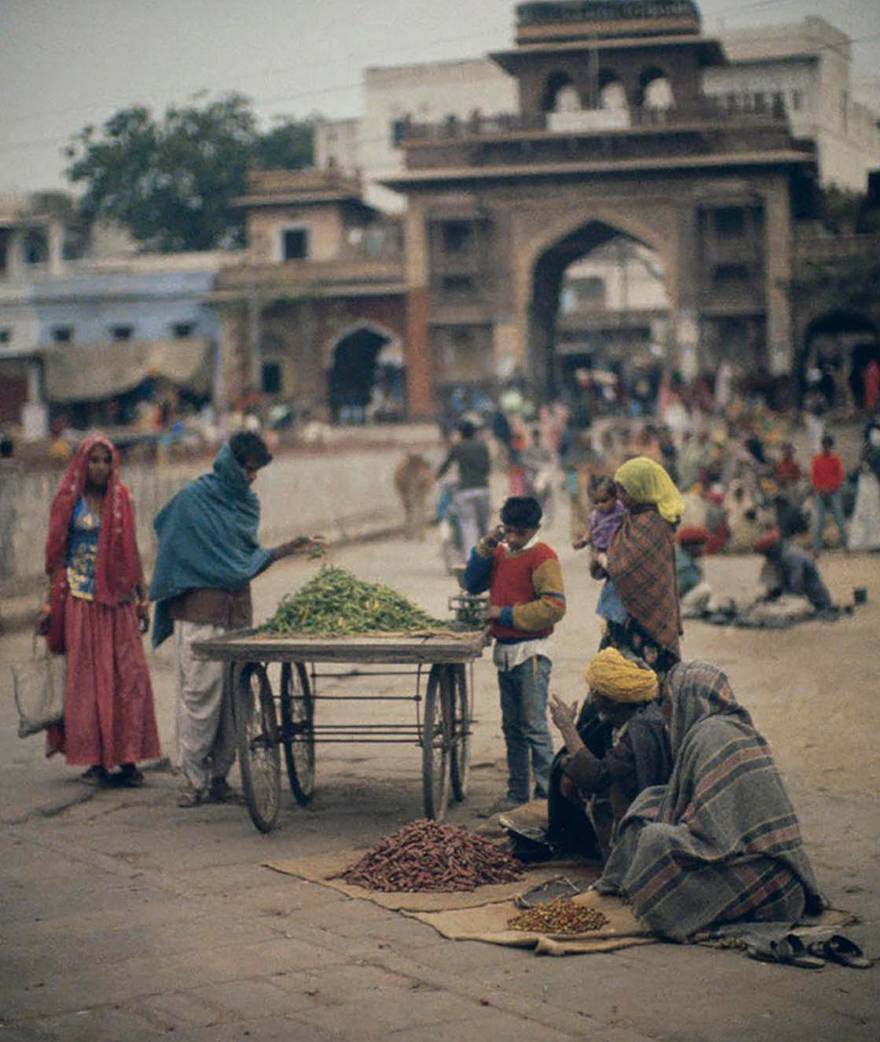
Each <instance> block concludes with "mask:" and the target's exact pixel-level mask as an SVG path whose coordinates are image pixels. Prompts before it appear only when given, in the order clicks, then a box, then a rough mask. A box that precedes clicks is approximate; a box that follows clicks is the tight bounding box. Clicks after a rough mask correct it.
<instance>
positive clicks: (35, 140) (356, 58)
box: [0, 0, 880, 192]
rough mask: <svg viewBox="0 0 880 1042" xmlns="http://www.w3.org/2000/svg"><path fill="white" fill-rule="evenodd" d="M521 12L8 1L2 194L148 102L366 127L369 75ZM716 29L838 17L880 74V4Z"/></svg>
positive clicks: (189, 0) (436, 4)
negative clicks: (84, 132) (206, 104)
mask: <svg viewBox="0 0 880 1042" xmlns="http://www.w3.org/2000/svg"><path fill="white" fill-rule="evenodd" d="M514 7H515V0H376V2H374V3H367V2H365V0H0V159H2V163H0V192H12V191H38V190H40V189H44V188H57V187H63V186H64V185H65V181H64V177H63V168H64V165H65V161H64V159H63V157H62V156H61V155H60V150H61V148H62V146H63V145H64V144H65V142H66V141H67V140H68V139H69V137H70V136H71V135H72V134H73V133H75V132H76V131H77V130H78V129H80V128H81V127H82V126H84V125H85V124H87V123H101V122H103V121H104V120H105V119H106V118H107V117H108V116H110V115H111V114H112V113H113V112H115V111H116V110H117V109H119V108H122V107H123V106H126V105H131V104H134V103H140V104H145V105H148V106H150V107H151V108H153V109H155V110H157V111H161V110H162V109H164V107H165V106H166V105H168V104H170V103H175V102H176V103H182V102H185V101H186V100H187V99H188V98H189V97H190V96H191V95H192V94H193V93H195V92H196V91H200V90H207V91H209V92H212V93H222V92H224V91H229V90H236V91H240V92H242V93H244V94H247V95H248V96H250V97H251V98H253V100H254V102H255V107H256V109H257V111H258V112H259V113H260V115H261V116H263V117H265V118H266V119H270V118H271V117H272V116H273V115H280V114H291V115H295V116H305V115H307V114H309V113H310V112H321V113H323V114H325V115H327V116H329V117H341V116H356V115H358V114H359V113H360V111H361V104H362V102H361V91H360V81H361V78H362V72H363V69H364V68H365V67H366V66H369V65H400V64H406V63H409V62H423V61H438V60H444V59H454V58H465V57H468V58H469V57H478V56H480V55H482V54H484V53H485V52H486V51H489V50H493V49H500V48H504V47H507V46H510V44H511V43H512V35H513V16H514ZM700 8H701V10H702V13H703V22H704V28H705V30H706V31H709V32H715V31H718V30H719V29H721V28H730V29H733V28H747V27H749V26H757V25H767V26H774V25H779V24H784V23H786V22H793V21H798V20H800V19H801V18H804V17H805V16H807V15H820V16H824V17H826V18H827V19H828V20H829V21H831V22H832V23H833V24H834V25H835V26H837V27H838V28H840V29H842V30H843V31H844V32H846V33H848V34H849V35H850V37H851V38H852V39H853V55H854V60H855V67H856V72H857V74H860V75H876V74H878V73H880V3H878V0H837V2H835V3H834V4H831V3H828V2H827V0H825V2H820V0H741V2H740V3H737V2H736V0H703V2H702V3H701V4H700Z"/></svg>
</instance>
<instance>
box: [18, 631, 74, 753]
mask: <svg viewBox="0 0 880 1042" xmlns="http://www.w3.org/2000/svg"><path fill="white" fill-rule="evenodd" d="M42 648H43V650H42V651H40V650H38V648H37V641H36V638H34V643H33V649H32V654H31V657H30V659H28V661H27V662H20V663H18V664H17V665H12V666H10V667H9V668H10V670H11V672H12V692H13V694H14V695H15V704H16V706H17V708H18V716H19V722H18V737H19V738H27V737H28V735H32V734H37V733H38V732H39V731H45V729H46V728H47V727H49V725H50V724H58V723H61V722H62V721H63V720H64V685H65V682H66V678H67V659H66V657H65V656H64V655H50V654H49V651H48V650H47V649H46V646H45V643H44V644H43V645H42Z"/></svg>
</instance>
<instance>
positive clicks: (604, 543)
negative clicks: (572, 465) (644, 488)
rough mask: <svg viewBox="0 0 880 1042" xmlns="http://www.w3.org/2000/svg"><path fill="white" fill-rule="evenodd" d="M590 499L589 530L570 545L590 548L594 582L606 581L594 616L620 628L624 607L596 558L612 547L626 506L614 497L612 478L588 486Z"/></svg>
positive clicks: (594, 481) (576, 548)
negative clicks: (600, 617) (591, 505)
mask: <svg viewBox="0 0 880 1042" xmlns="http://www.w3.org/2000/svg"><path fill="white" fill-rule="evenodd" d="M590 499H591V500H592V501H593V509H592V510H591V511H590V513H589V516H588V518H587V520H588V522H589V525H590V530H589V532H587V533H585V534H584V535H583V536H581V538H580V539H578V540H576V541H575V542H574V543H572V546H573V547H574V549H575V550H583V548H584V547H585V546H589V547H590V548H591V549H592V551H593V555H592V559H591V562H590V573H591V575H593V577H594V578H596V579H601V578H602V577H603V576H606V578H605V585H604V586H603V587H602V592H601V593H600V594H599V602H598V604H597V605H596V614H597V615H601V616H602V618H603V619H607V620H608V621H609V622H616V623H618V624H619V625H623V624H624V623H625V622H626V620H627V612H626V608H624V606H623V601H621V599H620V596H619V595H618V593H617V590H615V589H614V583H613V582H612V581H611V579H610V578H607V573H606V572H605V569H604V568H603V567H602V565H601V563H600V562H599V561H598V560H597V559H596V555H597V554H605V553H607V552H608V547H609V546H610V545H611V540H612V539H613V538H614V536H615V534H616V533H617V530H618V528H620V526H621V525H622V524H623V519H624V517H626V507H624V505H623V503H621V502H620V500H619V499H618V498H617V485H616V484H615V482H614V478H611V477H608V476H607V475H600V476H598V477H596V478H594V479H593V481H592V482H591V483H590Z"/></svg>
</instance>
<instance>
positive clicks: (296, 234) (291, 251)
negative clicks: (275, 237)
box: [281, 228, 309, 260]
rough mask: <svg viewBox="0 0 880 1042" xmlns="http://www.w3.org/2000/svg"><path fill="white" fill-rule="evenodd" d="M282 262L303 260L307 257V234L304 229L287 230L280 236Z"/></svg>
mask: <svg viewBox="0 0 880 1042" xmlns="http://www.w3.org/2000/svg"><path fill="white" fill-rule="evenodd" d="M281 255H282V259H283V260H305V259H306V257H308V255H309V233H308V231H307V230H306V229H305V228H288V229H287V230H286V231H284V232H283V233H282V235H281Z"/></svg>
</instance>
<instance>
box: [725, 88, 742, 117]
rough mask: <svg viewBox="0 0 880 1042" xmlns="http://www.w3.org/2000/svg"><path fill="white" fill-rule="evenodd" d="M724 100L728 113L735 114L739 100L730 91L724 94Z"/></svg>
mask: <svg viewBox="0 0 880 1042" xmlns="http://www.w3.org/2000/svg"><path fill="white" fill-rule="evenodd" d="M724 100H725V102H726V104H727V111H728V112H736V110H737V109H738V108H739V100H738V98H737V96H736V94H735V93H734V92H733V91H731V92H730V94H725V95H724Z"/></svg>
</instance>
